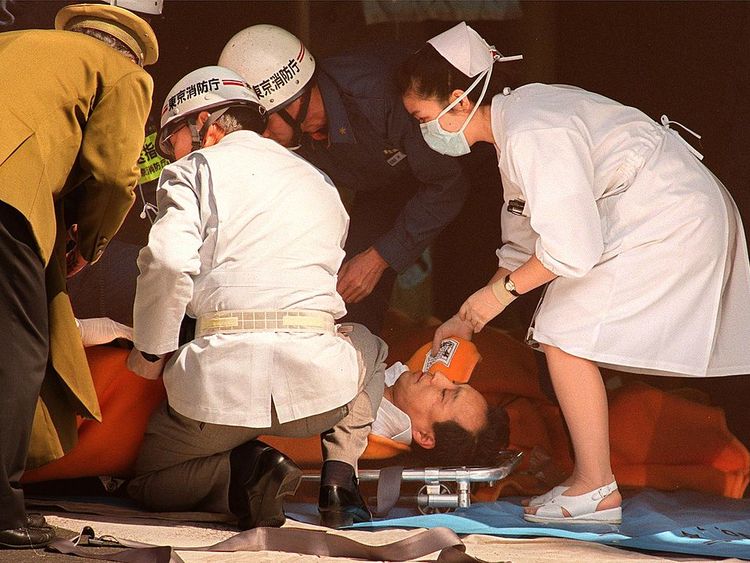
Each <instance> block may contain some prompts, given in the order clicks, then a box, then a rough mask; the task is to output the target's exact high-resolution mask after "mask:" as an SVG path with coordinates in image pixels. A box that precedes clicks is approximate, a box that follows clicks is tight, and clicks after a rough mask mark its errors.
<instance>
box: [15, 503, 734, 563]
mask: <svg viewBox="0 0 750 563" xmlns="http://www.w3.org/2000/svg"><path fill="white" fill-rule="evenodd" d="M47 514H48V515H47V520H48V522H49V523H50V524H52V525H54V526H55V527H58V528H62V529H64V530H74V531H79V530H81V528H82V527H83V526H85V525H90V526H92V527H93V528H94V530H95V531H96V534H97V535H98V536H100V535H104V534H111V535H113V536H116V537H120V538H125V539H130V540H136V541H142V542H147V543H152V544H167V545H173V546H184V547H194V546H205V545H210V544H213V543H216V542H219V541H221V540H224V539H226V538H228V537H230V536H232V535H233V534H234V533H235V531H233V530H232V529H229V528H228V527H225V526H223V525H222V524H179V523H175V522H169V521H164V520H144V519H138V520H134V519H128V518H118V517H115V518H113V517H103V516H91V515H76V514H64V515H55V514H54V513H52V514H51V513H49V512H48V513H47ZM285 526H287V527H300V528H308V529H324V528H319V527H318V526H313V525H310V524H304V523H298V522H293V521H288V522H287V524H286V525H285ZM335 533H340V534H344V535H346V536H348V537H350V538H352V539H355V540H357V541H359V542H362V543H368V544H373V545H377V544H383V543H388V542H391V541H396V540H399V539H403V538H405V537H407V536H410V535H412V534H415V533H418V530H381V531H375V532H368V531H347V532H335ZM463 540H464V543H465V544H466V546H467V552H468V553H469V554H471V555H473V556H475V557H478V558H480V559H482V560H484V561H488V562H490V561H491V562H496V561H497V562H499V561H513V562H514V563H545V562H548V561H556V562H559V561H574V562H589V561H591V562H597V563H598V562H602V563H609V562H616V561H628V562H630V561H680V562H695V561H716V559H714V560H709V559H701V558H694V557H688V556H681V555H676V554H646V553H640V552H635V551H627V550H624V549H618V548H615V547H609V546H604V545H598V544H593V543H589V542H580V541H574V540H564V539H555V538H534V539H515V538H498V537H494V536H485V535H469V536H465V537H464V538H463ZM98 551H99V552H102V551H103V550H101V549H100V550H98ZM104 551H107V550H104ZM178 553H179V554H180V556H181V557H182V558H183V559H184V560H185V562H186V563H204V562H205V563H217V562H224V561H226V562H239V561H268V562H274V563H287V562H295V563H296V562H301V561H317V562H341V561H344V559H342V558H332V557H316V556H312V555H299V554H293V553H281V552H257V553H248V552H238V553H208V552H197V551H179V552H178ZM436 557H437V554H436V553H435V554H432V555H429V556H427V557H425V558H424V559H423V560H434V559H435V558H436ZM42 560H45V561H47V562H48V563H57V562H58V561H70V562H71V563H72V562H74V561H77V562H81V563H83V562H84V561H92V560H89V559H81V558H77V557H73V556H61V555H55V554H49V553H44V552H40V551H37V552H33V551H28V550H25V551H0V561H1V562H3V563H10V562H13V563H28V562H36V561H42ZM721 561H738V560H736V559H722V560H721Z"/></svg>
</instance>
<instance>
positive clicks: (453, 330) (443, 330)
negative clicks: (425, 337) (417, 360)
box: [432, 315, 474, 356]
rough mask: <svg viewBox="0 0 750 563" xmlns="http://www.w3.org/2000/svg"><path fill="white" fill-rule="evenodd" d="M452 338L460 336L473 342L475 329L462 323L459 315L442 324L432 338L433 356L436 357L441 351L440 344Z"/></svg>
mask: <svg viewBox="0 0 750 563" xmlns="http://www.w3.org/2000/svg"><path fill="white" fill-rule="evenodd" d="M451 336H458V337H460V338H465V339H466V340H471V337H472V336H474V327H473V326H472V325H471V324H469V323H467V322H465V321H462V320H461V319H460V318H459V317H458V315H453V316H452V317H451V318H450V319H448V320H447V321H445V322H444V323H443V324H441V325H440V326H439V327H438V328H437V330H436V331H435V336H434V337H433V338H432V355H433V356H436V355H437V353H438V352H439V351H440V343H441V342H442V341H443V340H445V339H446V338H450V337H451Z"/></svg>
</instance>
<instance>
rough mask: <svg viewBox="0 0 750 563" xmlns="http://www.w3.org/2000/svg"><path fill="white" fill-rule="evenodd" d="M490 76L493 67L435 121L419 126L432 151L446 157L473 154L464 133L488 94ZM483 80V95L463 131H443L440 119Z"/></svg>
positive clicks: (478, 78) (481, 75)
mask: <svg viewBox="0 0 750 563" xmlns="http://www.w3.org/2000/svg"><path fill="white" fill-rule="evenodd" d="M490 76H492V67H491V66H490V68H488V69H487V70H486V71H484V72H483V73H481V74H480V75H479V76H477V78H476V80H474V82H473V83H472V84H471V86H469V88H468V89H466V90H465V91H464V93H463V94H461V95H460V96H459V97H458V98H456V99H455V100H453V101H452V102H451V103H450V104H449V105H448V107H446V108H445V109H444V110H443V111H441V112H440V113H439V114H438V116H437V117H436V118H435V119H433V120H432V121H428V122H427V123H421V124H420V125H419V128H420V129H421V130H422V137H424V140H425V142H426V143H427V145H428V146H429V147H430V148H431V149H432V150H434V151H435V152H439V153H440V154H444V155H446V156H463V155H465V154H469V152H471V147H470V146H469V142H468V141H467V140H466V135H464V131H465V130H466V127H467V126H468V125H469V122H470V121H471V118H472V117H474V114H475V113H476V112H477V110H478V109H479V104H480V103H481V102H482V100H483V99H484V95H485V93H486V92H487V86H489V83H490ZM482 78H484V79H485V80H484V86H483V87H482V93H481V94H480V95H479V99H478V100H477V103H476V104H474V109H472V110H471V113H470V114H469V117H467V118H466V121H464V124H463V125H462V126H461V129H459V130H458V131H446V130H445V129H443V128H442V126H441V125H440V121H439V119H440V118H441V117H443V116H444V115H445V114H446V113H448V112H449V111H450V110H452V109H453V108H454V107H455V106H456V105H458V104H459V103H460V102H461V100H463V99H464V98H465V97H466V96H468V95H469V93H470V92H471V91H472V90H473V89H474V88H475V87H476V85H477V84H479V81H480V80H482Z"/></svg>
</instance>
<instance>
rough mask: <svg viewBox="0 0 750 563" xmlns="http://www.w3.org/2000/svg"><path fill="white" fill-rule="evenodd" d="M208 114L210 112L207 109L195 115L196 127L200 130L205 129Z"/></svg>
mask: <svg viewBox="0 0 750 563" xmlns="http://www.w3.org/2000/svg"><path fill="white" fill-rule="evenodd" d="M208 116H209V113H208V112H207V111H202V112H200V113H199V114H198V115H197V116H196V117H195V128H196V129H197V130H198V131H200V130H201V129H203V124H204V123H206V120H207V119H208Z"/></svg>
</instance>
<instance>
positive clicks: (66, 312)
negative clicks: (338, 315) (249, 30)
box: [0, 4, 158, 548]
mask: <svg viewBox="0 0 750 563" xmlns="http://www.w3.org/2000/svg"><path fill="white" fill-rule="evenodd" d="M55 27H56V29H55V30H22V31H12V32H6V33H1V34H0V71H2V76H3V87H2V88H0V108H2V112H3V119H2V134H1V135H0V317H2V319H3V322H2V324H0V326H1V327H2V328H0V358H2V361H0V388H2V390H3V393H2V397H1V398H0V548H2V547H9V548H19V547H37V546H42V545H45V544H46V543H48V542H49V541H50V540H51V539H52V538H53V537H54V532H53V531H52V528H50V527H48V526H46V523H45V522H44V519H43V517H41V516H31V517H30V516H28V515H27V514H26V512H25V509H24V498H23V491H22V490H21V487H20V485H19V482H18V481H19V479H20V477H21V474H22V472H23V471H24V468H25V467H26V466H27V465H28V467H34V466H37V465H41V464H42V463H45V462H48V461H51V460H52V459H55V458H57V457H60V456H62V455H63V454H64V452H65V451H66V450H68V449H70V448H71V447H72V446H73V444H74V443H75V437H76V419H75V415H76V414H80V415H82V416H84V417H88V418H99V417H100V414H99V406H98V403H97V399H96V393H95V391H94V387H93V384H92V382H91V376H90V373H89V369H88V366H87V363H86V356H85V354H84V351H83V347H82V345H81V342H80V334H79V329H78V328H77V327H76V323H75V319H74V317H73V311H72V309H71V306H70V302H69V300H68V297H67V294H66V290H65V279H66V276H67V277H69V276H71V275H73V274H75V273H76V272H77V271H79V270H80V269H81V268H82V267H83V266H85V265H86V264H87V263H92V262H95V261H96V260H98V259H99V257H100V256H101V255H102V252H103V251H104V249H105V247H106V246H107V244H108V243H109V241H110V240H111V239H112V237H113V235H114V234H115V233H116V232H117V230H118V228H119V227H120V224H121V223H122V221H123V219H124V217H125V214H126V213H127V211H128V209H129V208H130V206H131V204H132V202H133V199H134V196H133V189H134V188H135V185H136V182H137V180H138V169H137V167H136V161H137V159H138V156H139V154H140V149H141V146H142V144H143V128H144V126H145V122H146V118H147V116H148V113H149V111H150V109H151V94H152V90H153V82H152V80H151V77H150V76H149V75H148V74H147V73H146V72H145V71H144V70H143V68H142V67H143V66H144V65H149V64H152V63H154V62H155V61H156V59H157V58H158V44H157V41H156V36H155V35H154V32H153V30H152V29H151V27H150V26H149V25H148V23H147V22H145V21H144V20H143V19H141V18H139V17H138V16H136V15H135V14H133V13H131V12H129V11H128V10H125V9H122V8H118V7H116V6H108V5H99V4H77V5H70V6H66V7H64V8H63V9H62V10H60V12H58V14H57V17H56V19H55ZM32 427H33V431H32ZM32 434H33V436H32ZM30 444H32V445H31V446H30ZM27 457H28V460H27Z"/></svg>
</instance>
